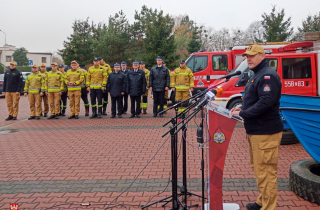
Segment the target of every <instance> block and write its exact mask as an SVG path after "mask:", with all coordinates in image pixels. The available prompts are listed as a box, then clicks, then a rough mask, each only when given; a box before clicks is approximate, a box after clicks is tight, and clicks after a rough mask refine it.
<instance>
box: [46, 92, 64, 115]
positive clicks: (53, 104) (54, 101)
mask: <svg viewBox="0 0 320 210" xmlns="http://www.w3.org/2000/svg"><path fill="white" fill-rule="evenodd" d="M48 100H49V104H50V112H51V115H56V114H59V113H60V100H61V96H60V95H59V92H48Z"/></svg>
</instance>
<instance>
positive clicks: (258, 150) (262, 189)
mask: <svg viewBox="0 0 320 210" xmlns="http://www.w3.org/2000/svg"><path fill="white" fill-rule="evenodd" d="M242 56H246V57H247V62H248V66H249V68H250V69H251V70H252V71H253V72H254V74H253V76H252V77H251V78H250V79H249V81H248V83H247V85H246V87H245V93H244V97H243V105H242V108H233V109H231V114H232V115H240V116H241V117H242V118H243V119H244V127H245V129H246V133H247V140H248V144H249V154H250V165H251V167H252V169H253V171H254V175H255V178H256V180H257V185H258V190H259V196H258V198H257V201H256V202H255V203H248V204H247V205H246V207H247V209H249V210H275V209H276V206H277V167H278V150H279V146H280V141H281V138H282V131H283V124H282V121H281V118H280V114H279V106H280V97H281V80H280V77H279V75H278V74H277V72H276V71H275V70H274V69H273V68H272V67H270V66H269V64H268V61H267V60H266V59H265V52H264V49H263V48H262V47H261V46H259V45H252V46H250V47H249V48H248V49H247V51H246V52H245V53H243V54H242Z"/></svg>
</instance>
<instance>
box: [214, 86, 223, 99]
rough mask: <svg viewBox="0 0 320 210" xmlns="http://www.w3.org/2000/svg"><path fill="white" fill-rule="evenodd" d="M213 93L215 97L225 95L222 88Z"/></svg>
mask: <svg viewBox="0 0 320 210" xmlns="http://www.w3.org/2000/svg"><path fill="white" fill-rule="evenodd" d="M211 92H212V93H213V94H214V95H215V96H217V97H220V96H221V95H222V93H223V89H222V88H216V89H213V90H211Z"/></svg>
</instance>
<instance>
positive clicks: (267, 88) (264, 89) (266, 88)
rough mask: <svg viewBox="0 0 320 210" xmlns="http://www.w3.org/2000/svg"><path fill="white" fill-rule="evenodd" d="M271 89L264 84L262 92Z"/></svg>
mask: <svg viewBox="0 0 320 210" xmlns="http://www.w3.org/2000/svg"><path fill="white" fill-rule="evenodd" d="M270 90H271V89H270V87H269V85H266V86H264V88H263V91H264V92H269V91H270Z"/></svg>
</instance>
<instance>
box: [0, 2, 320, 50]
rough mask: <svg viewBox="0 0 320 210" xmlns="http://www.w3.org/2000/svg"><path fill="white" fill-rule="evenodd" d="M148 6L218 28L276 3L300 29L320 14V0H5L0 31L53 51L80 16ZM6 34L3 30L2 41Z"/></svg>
mask: <svg viewBox="0 0 320 210" xmlns="http://www.w3.org/2000/svg"><path fill="white" fill-rule="evenodd" d="M143 5H147V6H148V7H152V8H157V9H160V8H161V9H162V10H163V11H164V13H165V14H167V13H169V14H170V15H173V16H178V15H179V14H188V15H189V17H190V19H192V20H196V22H197V23H201V24H204V25H206V26H212V27H214V28H215V29H217V30H218V29H221V28H223V27H226V28H229V29H231V28H235V27H239V28H241V29H246V28H247V27H248V26H249V24H250V23H251V22H253V21H254V20H261V14H262V13H263V12H266V13H270V12H271V8H272V5H276V6H277V8H278V10H280V8H284V9H285V13H286V18H288V17H290V16H291V17H292V26H293V27H294V30H295V31H297V27H298V26H301V22H302V20H304V19H306V17H307V15H308V14H312V15H314V14H318V13H319V11H320V0H303V1H301V0H148V1H146V0H113V1H110V0H104V1H102V0H100V1H98V0H77V1H72V0H54V1H52V0H51V1H48V0H0V7H1V12H0V30H2V31H4V32H5V33H6V34H7V43H8V44H10V45H14V46H16V47H25V48H26V49H27V50H28V51H29V52H54V51H57V50H58V49H61V48H62V47H63V45H62V43H63V41H64V40H66V39H67V37H68V36H69V35H70V34H71V32H72V30H71V26H72V23H73V22H74V20H76V19H86V18H87V17H89V18H90V20H93V21H94V22H95V23H98V22H107V20H108V17H109V16H110V15H112V16H113V15H114V14H115V13H116V12H118V11H119V10H123V12H124V13H125V14H126V16H127V18H128V19H129V21H130V23H133V21H134V13H135V10H138V11H140V10H141V7H142V6H143ZM3 45H4V34H3V33H0V46H3Z"/></svg>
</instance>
